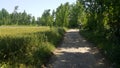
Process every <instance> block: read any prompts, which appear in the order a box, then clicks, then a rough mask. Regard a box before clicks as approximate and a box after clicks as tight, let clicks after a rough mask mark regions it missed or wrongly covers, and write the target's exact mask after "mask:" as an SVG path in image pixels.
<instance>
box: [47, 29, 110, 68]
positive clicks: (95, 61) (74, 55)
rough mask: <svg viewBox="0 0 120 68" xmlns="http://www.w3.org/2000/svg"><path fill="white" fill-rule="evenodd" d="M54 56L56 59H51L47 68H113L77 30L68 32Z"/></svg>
mask: <svg viewBox="0 0 120 68" xmlns="http://www.w3.org/2000/svg"><path fill="white" fill-rule="evenodd" d="M54 54H55V57H53V58H52V59H51V64H49V66H48V67H47V68H112V67H110V65H109V64H108V63H107V62H106V60H105V58H103V57H102V56H101V54H100V53H99V51H98V49H97V48H96V47H93V46H92V44H91V43H89V42H87V41H86V40H85V39H84V38H83V37H82V36H80V35H79V30H75V29H71V30H68V31H67V33H66V34H65V37H64V41H63V42H62V44H61V46H60V47H58V48H57V49H56V50H55V51H54Z"/></svg>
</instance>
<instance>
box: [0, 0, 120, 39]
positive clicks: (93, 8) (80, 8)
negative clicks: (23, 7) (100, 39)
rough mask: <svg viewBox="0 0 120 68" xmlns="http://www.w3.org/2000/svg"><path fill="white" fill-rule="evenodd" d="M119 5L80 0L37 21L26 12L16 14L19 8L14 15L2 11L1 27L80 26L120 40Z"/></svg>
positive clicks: (110, 0) (114, 0) (112, 1)
mask: <svg viewBox="0 0 120 68" xmlns="http://www.w3.org/2000/svg"><path fill="white" fill-rule="evenodd" d="M119 5H120V1H117V0H105V1H104V0H77V1H76V3H74V4H69V3H68V2H67V3H65V4H61V5H60V6H58V8H56V11H55V10H53V11H52V13H51V10H50V9H47V10H45V11H44V12H43V14H42V16H41V17H38V18H37V20H35V17H34V16H31V15H30V14H27V13H26V11H24V12H17V9H18V6H15V8H14V11H13V13H11V14H10V13H9V12H8V11H7V10H6V9H4V8H3V9H2V10H1V11H0V25H41V26H60V27H78V26H79V24H81V25H82V28H84V29H86V30H90V31H94V32H98V33H102V34H104V35H106V36H107V37H111V36H112V37H114V38H115V39H120V16H119V15H120V10H119V9H120V7H119Z"/></svg>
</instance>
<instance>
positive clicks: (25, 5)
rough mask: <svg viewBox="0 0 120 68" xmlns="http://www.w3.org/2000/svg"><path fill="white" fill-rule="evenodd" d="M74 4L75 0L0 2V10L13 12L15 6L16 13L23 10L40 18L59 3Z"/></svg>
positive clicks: (0, 0)
mask: <svg viewBox="0 0 120 68" xmlns="http://www.w3.org/2000/svg"><path fill="white" fill-rule="evenodd" d="M66 2H69V3H70V4H72V3H75V2H76V0H0V10H1V9H2V8H5V9H6V10H7V11H8V12H9V13H12V12H13V11H14V7H15V6H19V7H18V12H23V11H24V10H25V11H26V12H27V13H28V14H32V16H35V17H40V16H41V15H42V13H43V12H44V10H46V9H51V10H53V9H56V8H57V7H58V6H59V5H60V4H61V3H63V4H64V3H66Z"/></svg>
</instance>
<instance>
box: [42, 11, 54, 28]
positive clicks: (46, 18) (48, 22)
mask: <svg viewBox="0 0 120 68" xmlns="http://www.w3.org/2000/svg"><path fill="white" fill-rule="evenodd" d="M40 23H41V25H43V26H52V25H53V17H52V15H51V14H50V9H48V10H45V11H44V12H43V14H42V17H41V18H40Z"/></svg>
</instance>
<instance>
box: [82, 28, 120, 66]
mask: <svg viewBox="0 0 120 68" xmlns="http://www.w3.org/2000/svg"><path fill="white" fill-rule="evenodd" d="M80 34H81V35H83V36H84V37H85V38H86V39H87V40H89V41H90V42H92V43H94V44H95V45H96V46H97V47H98V48H99V49H100V50H101V52H102V54H104V56H105V57H106V58H107V59H108V60H110V61H111V62H112V63H113V64H114V65H115V68H120V65H119V64H120V45H119V44H118V43H117V44H116V43H115V42H113V41H112V40H111V39H109V38H107V37H106V36H105V35H104V34H103V33H96V32H93V31H84V30H81V31H80Z"/></svg>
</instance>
